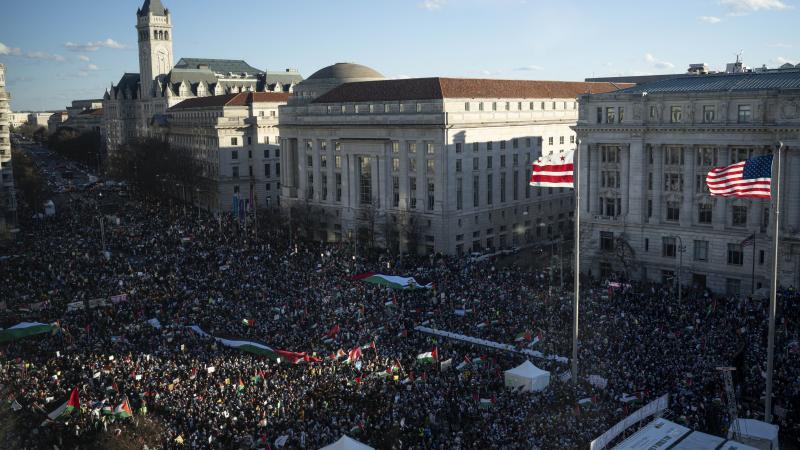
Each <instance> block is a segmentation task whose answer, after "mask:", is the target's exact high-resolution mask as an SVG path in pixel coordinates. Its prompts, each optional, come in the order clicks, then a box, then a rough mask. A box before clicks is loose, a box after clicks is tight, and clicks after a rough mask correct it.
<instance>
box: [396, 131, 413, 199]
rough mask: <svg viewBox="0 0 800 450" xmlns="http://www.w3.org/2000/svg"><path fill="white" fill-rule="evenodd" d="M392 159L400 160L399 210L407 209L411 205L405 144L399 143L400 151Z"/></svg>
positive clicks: (403, 142)
mask: <svg viewBox="0 0 800 450" xmlns="http://www.w3.org/2000/svg"><path fill="white" fill-rule="evenodd" d="M392 158H399V159H400V171H399V172H398V173H397V175H398V176H399V177H400V203H399V208H400V209H406V210H407V209H408V208H409V205H410V204H411V200H410V198H411V187H410V186H409V184H408V182H409V180H408V177H409V172H408V150H407V148H406V142H405V141H400V151H399V152H398V153H397V154H392Z"/></svg>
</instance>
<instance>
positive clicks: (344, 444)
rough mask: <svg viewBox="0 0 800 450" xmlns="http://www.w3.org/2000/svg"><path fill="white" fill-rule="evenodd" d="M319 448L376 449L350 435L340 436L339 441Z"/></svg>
mask: <svg viewBox="0 0 800 450" xmlns="http://www.w3.org/2000/svg"><path fill="white" fill-rule="evenodd" d="M319 450H375V449H374V448H372V447H370V446H369V445H366V444H362V443H361V442H358V441H357V440H355V439H352V438H350V437H347V436H346V435H345V436H342V437H341V438H339V440H338V441H336V442H334V443H333V444H331V445H328V446H326V447H322V448H321V449H319Z"/></svg>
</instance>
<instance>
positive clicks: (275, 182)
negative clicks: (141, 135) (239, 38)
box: [164, 92, 289, 211]
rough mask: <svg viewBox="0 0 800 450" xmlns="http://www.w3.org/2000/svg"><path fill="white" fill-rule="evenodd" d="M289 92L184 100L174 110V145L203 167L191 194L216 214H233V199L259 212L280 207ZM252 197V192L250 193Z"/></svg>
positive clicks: (170, 131) (170, 130) (170, 127)
mask: <svg viewBox="0 0 800 450" xmlns="http://www.w3.org/2000/svg"><path fill="white" fill-rule="evenodd" d="M288 98H289V94H288V93H284V92H241V93H238V94H225V95H216V96H213V97H198V98H193V99H188V100H184V101H182V102H180V103H178V104H177V105H175V106H173V107H172V108H170V109H169V111H168V113H169V121H168V124H167V125H166V127H165V129H164V132H165V137H166V139H167V141H168V142H169V143H170V147H171V148H173V149H183V150H187V151H189V152H190V154H191V156H192V157H193V158H194V159H195V160H197V161H199V162H200V163H201V167H202V173H201V174H200V177H201V180H200V181H199V182H198V183H197V185H196V186H194V188H193V189H194V190H195V192H190V194H191V195H189V194H186V193H185V192H183V191H182V192H181V195H187V200H190V199H191V200H192V201H193V202H194V203H195V204H197V205H198V206H200V207H202V208H204V209H208V210H211V211H230V210H231V208H232V202H233V198H234V196H235V197H237V198H241V199H248V200H249V199H251V198H252V199H253V200H254V201H255V202H256V204H257V207H258V208H272V207H276V206H278V205H279V189H280V171H281V166H280V148H279V146H278V144H279V140H278V106H279V105H284V104H286V101H287V100H288ZM251 193H252V194H251Z"/></svg>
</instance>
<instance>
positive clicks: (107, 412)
mask: <svg viewBox="0 0 800 450" xmlns="http://www.w3.org/2000/svg"><path fill="white" fill-rule="evenodd" d="M104 401H105V400H104ZM100 414H102V415H104V416H112V415H114V410H113V409H112V408H111V405H103V407H102V408H100Z"/></svg>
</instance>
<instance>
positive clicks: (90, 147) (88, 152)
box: [47, 127, 105, 171]
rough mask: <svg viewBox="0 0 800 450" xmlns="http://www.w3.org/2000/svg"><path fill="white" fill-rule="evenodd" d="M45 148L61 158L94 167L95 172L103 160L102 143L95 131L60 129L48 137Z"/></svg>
mask: <svg viewBox="0 0 800 450" xmlns="http://www.w3.org/2000/svg"><path fill="white" fill-rule="evenodd" d="M47 146H48V147H49V148H50V149H51V150H53V151H54V152H56V153H58V154H60V155H62V156H63V157H65V158H67V159H71V160H74V161H78V162H80V163H82V164H85V165H86V166H88V167H94V168H95V169H96V170H97V171H99V170H100V167H101V165H102V162H103V160H104V159H105V151H104V146H103V142H102V139H101V137H100V133H98V132H96V131H85V132H81V131H78V130H76V129H74V128H69V127H61V128H59V129H58V130H56V132H55V133H53V134H51V135H50V136H49V137H48V139H47Z"/></svg>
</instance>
